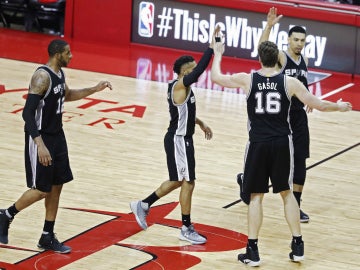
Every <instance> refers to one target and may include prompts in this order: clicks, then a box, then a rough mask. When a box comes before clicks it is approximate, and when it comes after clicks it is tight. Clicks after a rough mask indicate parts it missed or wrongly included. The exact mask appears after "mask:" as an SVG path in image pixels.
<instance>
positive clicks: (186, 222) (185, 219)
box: [181, 214, 191, 227]
mask: <svg viewBox="0 0 360 270" xmlns="http://www.w3.org/2000/svg"><path fill="white" fill-rule="evenodd" d="M181 219H182V224H183V225H185V226H186V227H189V226H190V225H191V219H190V215H184V214H182V215H181Z"/></svg>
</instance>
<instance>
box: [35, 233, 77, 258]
mask: <svg viewBox="0 0 360 270" xmlns="http://www.w3.org/2000/svg"><path fill="white" fill-rule="evenodd" d="M37 246H38V248H41V249H44V250H52V251H54V252H57V253H63V254H65V253H70V252H71V247H68V246H65V245H64V244H63V243H60V242H59V240H58V239H57V238H56V236H55V234H54V233H48V234H42V235H41V237H40V240H39V243H38V245H37Z"/></svg>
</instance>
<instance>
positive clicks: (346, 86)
mask: <svg viewBox="0 0 360 270" xmlns="http://www.w3.org/2000/svg"><path fill="white" fill-rule="evenodd" d="M353 85H354V83H348V84H346V85H344V86H341V87H339V88H337V89H335V90H333V91H331V92H329V93H326V94H325V95H322V96H320V97H319V98H320V99H324V98H327V97H329V96H332V95H334V94H336V93H339V92H341V91H344V90H345V89H347V88H349V87H351V86H353Z"/></svg>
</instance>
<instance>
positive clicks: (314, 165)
mask: <svg viewBox="0 0 360 270" xmlns="http://www.w3.org/2000/svg"><path fill="white" fill-rule="evenodd" d="M359 145H360V143H356V144H354V145H352V146H350V147H348V148H345V149H344V150H342V151H340V152H337V153H336V154H334V155H332V156H330V157H327V158H325V159H323V160H320V161H319V162H316V163H314V164H312V165H310V166H308V167H306V170H310V169H312V168H314V167H316V166H318V165H320V164H321V163H324V162H325V161H328V160H330V159H332V158H334V157H337V156H339V155H341V154H343V153H345V152H347V151H349V150H351V149H353V148H355V147H357V146H359ZM271 186H272V185H269V187H271ZM239 202H242V200H241V199H239V200H236V201H234V202H232V203H229V204H228V205H225V206H223V208H224V209H227V208H229V207H231V206H233V205H235V204H238V203H239Z"/></svg>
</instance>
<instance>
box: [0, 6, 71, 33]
mask: <svg viewBox="0 0 360 270" xmlns="http://www.w3.org/2000/svg"><path fill="white" fill-rule="evenodd" d="M65 3H66V0H0V25H1V24H2V26H3V27H7V28H15V29H22V30H25V31H36V32H43V33H48V34H55V35H63V34H64V17H65Z"/></svg>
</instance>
